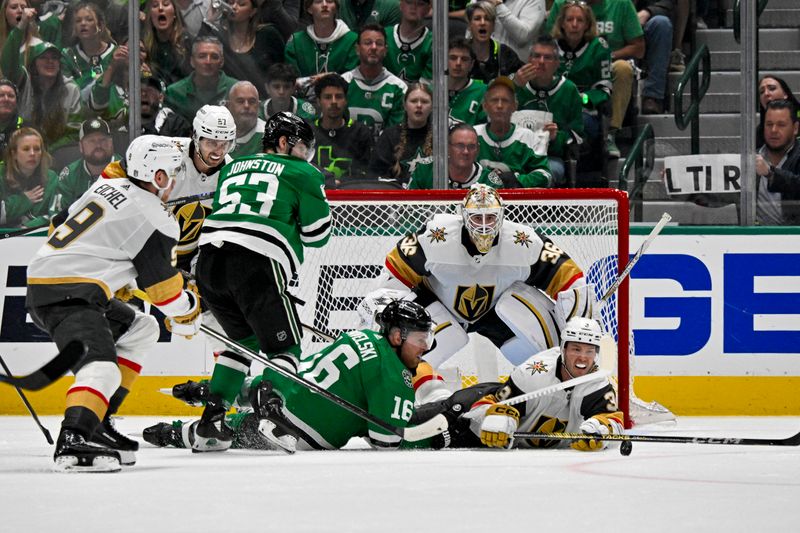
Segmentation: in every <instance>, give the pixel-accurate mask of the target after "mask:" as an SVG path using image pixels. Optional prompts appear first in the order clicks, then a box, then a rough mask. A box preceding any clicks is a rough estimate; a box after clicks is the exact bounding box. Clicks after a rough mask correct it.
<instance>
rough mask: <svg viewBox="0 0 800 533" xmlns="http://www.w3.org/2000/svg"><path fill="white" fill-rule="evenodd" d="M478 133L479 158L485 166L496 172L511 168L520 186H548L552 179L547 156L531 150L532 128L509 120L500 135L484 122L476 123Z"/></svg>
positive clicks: (532, 141)
mask: <svg viewBox="0 0 800 533" xmlns="http://www.w3.org/2000/svg"><path fill="white" fill-rule="evenodd" d="M475 132H476V133H477V134H478V145H479V146H480V148H478V158H477V159H478V161H479V162H480V164H481V165H483V166H484V167H488V168H491V169H497V170H498V171H499V172H513V173H514V174H515V175H516V177H517V180H518V181H519V183H520V185H522V186H523V187H548V186H549V185H550V182H551V181H552V179H553V178H552V175H551V174H550V165H549V164H548V163H547V156H544V155H538V154H537V153H536V152H534V151H533V146H534V144H535V142H536V139H535V137H534V135H533V132H532V131H531V130H529V129H526V128H518V127H516V126H515V125H514V124H511V130H510V131H509V132H508V134H507V135H506V136H505V137H503V138H502V139H498V138H497V137H495V136H494V134H493V133H492V132H491V131H489V127H488V125H487V124H480V125H478V126H475Z"/></svg>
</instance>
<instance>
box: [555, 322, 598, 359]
mask: <svg viewBox="0 0 800 533" xmlns="http://www.w3.org/2000/svg"><path fill="white" fill-rule="evenodd" d="M602 338H603V330H602V328H600V324H599V323H598V322H597V320H593V319H591V318H584V317H582V316H576V317H573V318H570V319H569V320H568V321H567V324H566V326H564V330H563V331H562V332H561V353H562V354H563V353H564V347H565V346H566V345H567V343H568V342H582V343H584V344H591V345H592V346H596V347H597V352H598V353H599V352H600V340H601V339H602Z"/></svg>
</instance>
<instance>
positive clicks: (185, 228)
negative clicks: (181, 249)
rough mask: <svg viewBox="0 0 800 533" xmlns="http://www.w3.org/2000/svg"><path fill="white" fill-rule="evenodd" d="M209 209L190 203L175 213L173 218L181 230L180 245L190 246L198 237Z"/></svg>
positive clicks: (197, 203)
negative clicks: (176, 220)
mask: <svg viewBox="0 0 800 533" xmlns="http://www.w3.org/2000/svg"><path fill="white" fill-rule="evenodd" d="M210 212H211V209H210V208H208V207H206V206H204V205H203V204H201V203H200V202H192V203H190V204H187V205H184V206H181V207H180V208H178V209H177V211H175V218H176V219H178V225H179V227H180V229H181V236H180V245H186V244H191V243H194V242H196V241H197V239H198V238H199V237H200V230H201V229H202V227H203V222H204V221H205V219H206V216H207V215H208V214H209V213H210Z"/></svg>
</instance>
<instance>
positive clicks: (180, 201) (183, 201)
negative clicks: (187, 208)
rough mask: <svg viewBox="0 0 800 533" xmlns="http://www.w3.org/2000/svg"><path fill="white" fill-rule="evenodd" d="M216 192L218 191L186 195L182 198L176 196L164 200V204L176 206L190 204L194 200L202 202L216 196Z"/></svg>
mask: <svg viewBox="0 0 800 533" xmlns="http://www.w3.org/2000/svg"><path fill="white" fill-rule="evenodd" d="M214 194H216V192H201V193H200V194H194V195H192V196H184V197H182V198H175V199H174V200H169V201H166V202H164V205H165V206H166V207H174V206H176V205H183V204H189V203H192V202H201V201H203V200H210V199H211V198H214Z"/></svg>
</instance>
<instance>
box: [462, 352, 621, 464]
mask: <svg viewBox="0 0 800 533" xmlns="http://www.w3.org/2000/svg"><path fill="white" fill-rule="evenodd" d="M560 354H561V348H560V347H555V348H551V349H549V350H545V351H544V352H540V353H538V354H536V355H534V356H533V357H531V358H530V359H528V360H527V361H525V362H524V363H522V364H521V365H518V366H516V367H515V368H514V370H512V371H511V375H510V376H509V378H508V381H507V382H506V386H505V387H504V388H503V389H502V390H501V391H500V392H499V393H498V394H497V400H505V399H508V398H513V397H514V396H520V395H522V394H525V393H528V392H533V391H536V390H539V389H542V388H544V387H548V386H550V385H556V384H558V383H561V380H560V379H559V373H560V369H561V361H560V359H559V358H560ZM493 400H494V399H493V398H492V399H484V400H481V401H479V402H477V403H476V404H475V405H474V406H473V410H478V411H479V412H478V413H477V414H474V413H473V414H471V415H470V416H469V418H470V419H471V421H470V429H471V430H472V431H473V432H474V433H475V434H476V435H479V434H480V427H481V422H482V421H483V418H484V416H483V414H482V413H480V411H481V410H483V411H485V410H486V409H487V408H488V406H489V405H490V404H491V403H493ZM514 407H516V408H517V410H518V411H519V413H520V420H519V427H518V430H519V431H522V432H544V433H564V432H567V433H580V429H579V428H580V425H581V424H582V423H583V422H584V421H585V420H586V419H587V418H590V417H592V416H595V415H608V417H610V418H614V419H615V420H616V421H617V422H619V424H620V426H621V425H622V413H621V412H619V411H618V410H617V396H616V392H615V391H614V387H613V385H612V384H611V382H610V381H609V380H608V378H604V379H599V380H597V381H593V382H590V383H584V384H582V385H578V386H576V387H573V388H571V389H567V390H561V391H557V392H555V393H553V394H549V395H547V396H544V397H541V398H534V399H532V400H528V401H527V402H525V403H524V404H519V405H515V406H514ZM559 443H560V445H561V446H563V447H567V446H569V442H567V441H555V440H539V439H530V440H521V439H518V440H516V441H514V446H515V447H519V448H549V447H553V446H558V445H559Z"/></svg>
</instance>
